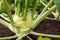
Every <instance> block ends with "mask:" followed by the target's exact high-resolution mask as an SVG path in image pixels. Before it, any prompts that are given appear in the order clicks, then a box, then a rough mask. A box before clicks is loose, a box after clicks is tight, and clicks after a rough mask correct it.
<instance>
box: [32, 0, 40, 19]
mask: <svg viewBox="0 0 60 40" xmlns="http://www.w3.org/2000/svg"><path fill="white" fill-rule="evenodd" d="M38 3H39V0H37V1H36V3H35V5H34V7H33V10H32V19H34V13H35V10H36V8H37V4H38Z"/></svg>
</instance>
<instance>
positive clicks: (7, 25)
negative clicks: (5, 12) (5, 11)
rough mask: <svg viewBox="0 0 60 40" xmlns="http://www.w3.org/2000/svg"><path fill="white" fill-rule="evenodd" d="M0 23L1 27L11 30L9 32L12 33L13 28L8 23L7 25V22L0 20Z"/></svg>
mask: <svg viewBox="0 0 60 40" xmlns="http://www.w3.org/2000/svg"><path fill="white" fill-rule="evenodd" d="M0 23H1V24H3V25H5V26H6V27H8V28H9V29H11V31H13V27H12V25H11V24H10V23H8V22H6V21H4V20H2V19H0Z"/></svg>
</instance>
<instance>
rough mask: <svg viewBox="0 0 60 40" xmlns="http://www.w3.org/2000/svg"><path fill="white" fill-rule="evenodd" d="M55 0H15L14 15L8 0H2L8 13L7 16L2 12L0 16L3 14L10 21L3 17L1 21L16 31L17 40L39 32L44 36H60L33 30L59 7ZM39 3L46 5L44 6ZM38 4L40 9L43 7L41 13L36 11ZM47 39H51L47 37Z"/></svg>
mask: <svg viewBox="0 0 60 40" xmlns="http://www.w3.org/2000/svg"><path fill="white" fill-rule="evenodd" d="M11 1H12V0H11ZM54 1H55V0H50V1H49V2H48V1H47V0H14V3H13V4H14V7H15V14H14V15H12V12H11V10H10V6H9V3H8V1H7V0H1V3H0V4H3V6H4V7H5V11H6V13H4V14H6V15H7V17H4V16H3V15H2V14H0V16H2V17H3V18H4V19H5V20H7V21H9V23H8V22H6V21H4V20H2V19H0V23H1V24H3V25H5V26H6V27H8V28H9V29H10V30H11V31H13V32H14V33H16V35H17V36H18V38H17V39H16V40H22V38H23V37H25V36H26V35H28V34H37V35H42V36H49V37H56V38H60V36H58V35H48V34H39V33H35V32H32V30H33V29H34V28H35V27H36V26H37V25H38V24H39V23H40V22H41V21H42V20H43V19H45V17H47V16H48V15H49V14H51V12H55V10H56V9H57V8H56V6H57V5H55V4H54ZM57 1H59V0H57ZM39 5H44V6H43V7H42V6H39ZM0 6H2V5H0ZM38 6H39V7H40V9H41V8H42V12H41V13H40V14H39V15H38V12H37V11H36V9H37V8H38ZM2 11H3V10H2ZM44 39H46V38H44ZM38 40H39V39H38ZM47 40H50V39H48V38H47Z"/></svg>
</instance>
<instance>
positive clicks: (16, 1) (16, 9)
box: [15, 0, 21, 16]
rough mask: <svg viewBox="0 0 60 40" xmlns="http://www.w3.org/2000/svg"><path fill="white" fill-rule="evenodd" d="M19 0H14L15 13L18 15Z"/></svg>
mask: <svg viewBox="0 0 60 40" xmlns="http://www.w3.org/2000/svg"><path fill="white" fill-rule="evenodd" d="M20 1H21V0H15V15H18V16H20Z"/></svg>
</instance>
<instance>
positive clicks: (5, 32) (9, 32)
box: [0, 24, 15, 37]
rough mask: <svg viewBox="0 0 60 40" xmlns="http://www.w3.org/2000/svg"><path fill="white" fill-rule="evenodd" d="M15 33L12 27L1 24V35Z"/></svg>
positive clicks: (5, 35) (6, 35) (7, 35)
mask: <svg viewBox="0 0 60 40" xmlns="http://www.w3.org/2000/svg"><path fill="white" fill-rule="evenodd" d="M13 35H15V33H13V32H12V31H11V30H10V29H8V28H7V27H5V26H4V25H2V24H0V37H9V36H13Z"/></svg>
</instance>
